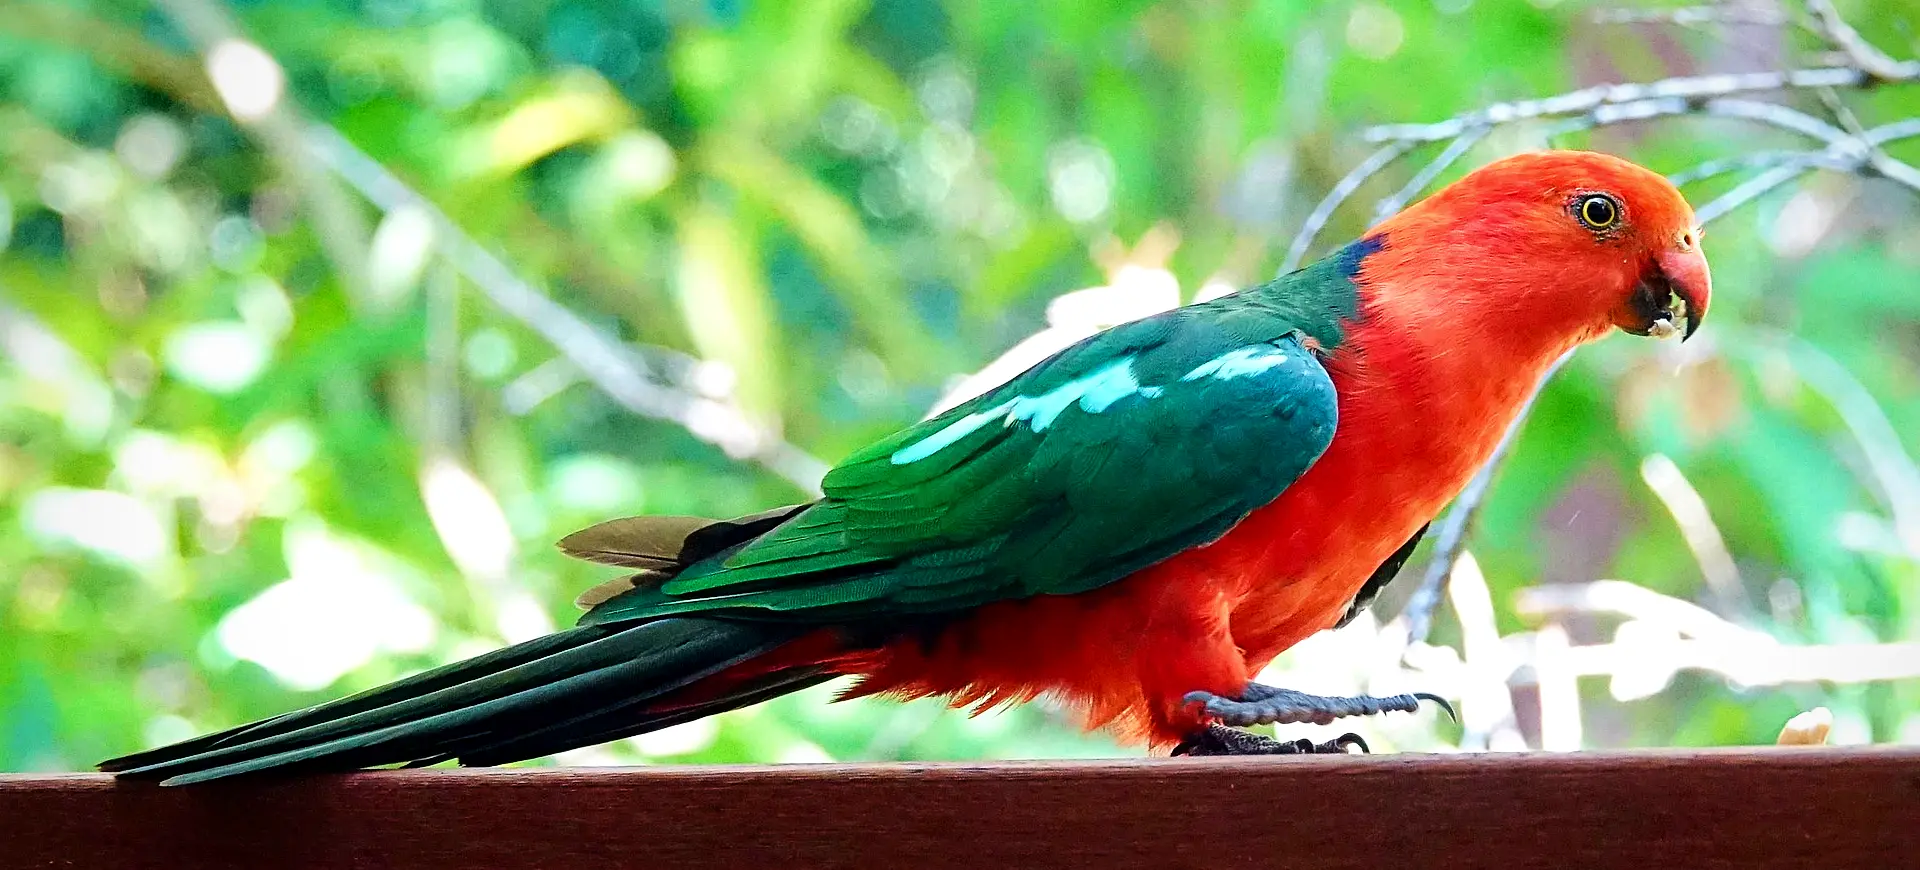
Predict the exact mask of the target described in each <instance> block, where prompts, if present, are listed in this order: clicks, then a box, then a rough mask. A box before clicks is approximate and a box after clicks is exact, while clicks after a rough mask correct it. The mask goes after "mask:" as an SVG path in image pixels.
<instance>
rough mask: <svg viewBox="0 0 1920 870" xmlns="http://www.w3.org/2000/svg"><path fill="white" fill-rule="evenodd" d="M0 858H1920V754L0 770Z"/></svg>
mask: <svg viewBox="0 0 1920 870" xmlns="http://www.w3.org/2000/svg"><path fill="white" fill-rule="evenodd" d="M0 866H6V867H50V866H75V867H111V868H137V867H168V868H202V867H206V868H212V867H270V868H303V867H343V866H360V867H380V868H407V867H431V868H453V867H460V868H516V867H556V868H594V867H608V866H616V867H697V868H731V867H746V868H757V870H788V868H801V867H876V868H897V867H1049V868H1058V867H1078V866H1087V867H1100V868H1107V870H1122V868H1136V867H1138V868H1146V867H1153V868H1159V867H1208V868H1221V867H1276V868H1277V867H1306V868H1325V870H1336V868H1363V867H1364V868H1375V867H1380V868H1398V867H1405V868H1422V870H1427V868H1432V870H1442V868H1453V867H1501V868H1521V867H1552V868H1609V867H1621V868H1635V870H1660V868H1680V870H1685V868H1708V867H1738V868H1819V870H1837V868H1847V867H1860V868H1874V870H1897V868H1920V751H1915V750H1912V749H1876V750H1841V749H1825V748H1807V749H1776V748H1767V749H1755V750H1738V751H1704V752H1658V753H1584V754H1575V755H1478V756H1420V755H1399V756H1376V757H1371V758H1357V757H1348V758H1331V757H1323V758H1306V759H1290V758H1272V759H1251V760H1230V761H1229V760H1222V759H1196V760H1186V759H1180V760H1169V759H1138V760H1119V761H1103V762H1079V763H1075V762H1056V763H1000V764H899V765H808V766H793V767H780V768H764V767H754V768H748V767H705V768H637V769H622V770H593V769H571V770H568V769H560V770H553V769H549V770H508V771H405V772H380V773H363V774H353V775H347V776H316V777H310V778H303V779H291V780H284V781H256V782H242V783H237V784H214V785H212V786H204V787H187V788H165V789H163V788H157V787H155V786H152V785H148V784H142V783H118V782H115V781H113V780H111V779H109V778H107V777H104V776H95V775H83V774H75V775H56V776H0Z"/></svg>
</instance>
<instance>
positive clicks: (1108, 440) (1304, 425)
mask: <svg viewBox="0 0 1920 870" xmlns="http://www.w3.org/2000/svg"><path fill="white" fill-rule="evenodd" d="M1293 320H1294V318H1289V317H1287V316H1285V315H1284V314H1283V313H1282V312H1281V311H1279V310H1276V309H1274V308H1272V307H1269V306H1263V305H1259V304H1255V303H1253V302H1249V301H1247V300H1244V299H1236V298H1232V297H1230V298H1228V299H1224V300H1220V301H1218V302H1216V303H1208V304H1204V305H1196V306H1190V307H1187V308H1182V309H1177V310H1175V311H1170V312H1167V313H1165V314H1161V315H1158V316H1155V317H1151V318H1147V319H1145V320H1140V321H1135V322H1133V323H1129V324H1125V325H1122V326H1119V327H1116V328H1114V329H1111V330H1108V331H1106V332H1103V333H1101V334H1099V335H1096V336H1094V337H1092V338H1089V339H1087V340H1085V341H1083V342H1081V343H1079V344H1077V345H1074V346H1072V347H1070V348H1067V349H1066V350H1064V351H1061V352H1060V353H1058V354H1056V355H1055V356H1053V357H1051V358H1049V359H1047V360H1046V361H1044V362H1042V363H1040V364H1038V365H1036V366H1034V367H1033V368H1032V369H1029V370H1028V371H1027V372H1025V373H1023V374H1022V375H1020V376H1019V377H1017V378H1015V379H1014V380H1012V381H1010V382H1009V383H1007V384H1005V385H1002V386H1001V387H999V388H997V389H995V390H993V391H991V392H989V393H987V394H986V395H983V396H980V397H978V398H976V399H974V400H972V401H970V402H967V403H966V404H963V405H961V406H960V407H958V408H955V409H953V410H951V411H948V412H947V413H944V414H942V415H940V416H938V417H935V418H933V419H931V420H928V421H925V422H922V423H920V424H918V425H915V426H913V427H910V428H908V429H906V430H905V431H902V432H900V433H898V434H896V435H894V436H893V437H891V438H888V439H886V440H884V441H881V442H880V443H878V444H875V445H873V446H871V447H868V448H867V449H865V450H863V451H861V452H859V453H857V454H855V455H854V456H853V457H851V458H849V459H848V460H847V461H846V462H844V463H842V464H841V465H839V466H838V467H836V468H834V469H833V471H832V472H830V473H829V474H828V475H827V477H826V480H825V481H824V489H825V494H826V496H825V498H824V499H822V500H821V501H819V502H817V503H815V504H814V505H812V506H810V507H807V508H806V509H804V510H802V511H800V512H799V513H797V514H795V515H793V516H792V517H791V518H789V519H787V520H786V521H784V522H782V523H781V524H780V525H778V526H777V527H775V528H773V529H772V530H771V531H769V532H767V533H765V534H764V535H761V536H759V537H757V538H755V539H753V540H751V541H748V542H746V543H743V544H740V545H738V546H735V547H732V548H730V549H728V550H726V551H723V552H721V553H718V554H714V555H712V556H709V557H707V558H705V559H702V560H700V561H697V562H694V563H693V564H692V565H690V566H689V567H687V568H685V569H684V570H681V571H679V572H678V573H677V574H676V575H674V576H672V577H670V578H667V579H664V580H662V581H661V582H658V583H645V584H641V585H640V586H639V587H638V588H635V589H633V590H631V591H629V592H626V593H623V594H621V595H619V596H616V597H614V598H612V599H610V600H608V601H607V602H605V603H604V604H601V605H600V606H599V607H597V608H595V609H594V610H592V611H591V612H589V613H588V614H587V615H586V617H584V620H585V621H587V622H609V621H615V620H622V619H634V618H650V617H655V616H662V615H667V614H674V613H689V612H700V611H706V612H712V611H726V612H729V613H731V614H734V615H739V616H751V617H757V618H775V619H779V618H799V619H806V620H821V619H835V620H838V619H860V618H865V617H875V616H883V615H884V616H893V615H902V614H913V613H933V612H940V611H951V610H957V609H962V608H967V607H972V606H976V605H980V604H985V603H988V602H992V601H998V600H1004V599H1014V598H1024V597H1028V596H1033V595H1047V594H1072V593H1077V592H1084V591H1087V590H1090V589H1094V588H1097V587H1099V586H1101V585H1104V584H1106V583H1110V582H1113V581H1114V580H1117V579H1119V578H1121V577H1124V576H1126V575H1128V574H1130V573H1133V572H1134V571H1137V570H1139V569H1141V568H1144V567H1146V566H1148V565H1151V564H1153V563H1155V562H1158V561H1160V560H1162V559H1165V558H1167V557H1169V556H1172V555H1174V554H1175V553H1178V552H1180V551H1182V550H1186V549H1189V548H1191V547H1195V546H1199V545H1202V544H1206V543H1210V542H1211V541H1213V540H1215V539H1217V538H1218V537H1220V536H1221V535H1223V534H1225V533H1226V531H1227V530H1228V529H1230V528H1232V527H1233V526H1234V524H1236V523H1238V522H1239V521H1240V520H1241V519H1243V518H1244V517H1246V515H1247V514H1248V513H1250V512H1252V511H1253V510H1254V509H1255V508H1257V507H1260V506H1261V505H1264V504H1266V503H1268V502H1270V501H1272V500H1273V499H1274V498H1276V497H1277V496H1279V494H1280V493H1281V491H1283V490H1284V489H1285V488H1286V487H1287V485H1288V484H1290V483H1292V482H1293V481H1294V480H1295V479H1297V478H1298V477H1299V476H1300V475H1301V474H1302V473H1303V472H1305V471H1306V470H1307V468H1308V467H1309V466H1311V465H1312V464H1313V462H1314V461H1315V460H1316V459H1318V458H1319V456H1320V454H1321V453H1322V452H1323V451H1325V450H1326V448H1327V445H1328V443H1329V442H1330V441H1331V440H1332V438H1333V431H1334V424H1335V420H1336V416H1337V411H1336V400H1335V395H1334V388H1333V383H1332V381H1331V380H1329V379H1328V377H1327V373H1326V371H1325V370H1324V369H1323V368H1322V367H1321V365H1320V363H1319V361H1318V360H1317V359H1316V358H1315V357H1314V355H1313V353H1311V352H1309V351H1308V350H1306V349H1305V347H1303V346H1302V343H1301V340H1300V338H1301V332H1300V330H1299V329H1297V328H1296V327H1295V326H1294V323H1293V322H1292V321H1293Z"/></svg>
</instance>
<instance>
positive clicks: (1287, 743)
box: [1172, 722, 1370, 755]
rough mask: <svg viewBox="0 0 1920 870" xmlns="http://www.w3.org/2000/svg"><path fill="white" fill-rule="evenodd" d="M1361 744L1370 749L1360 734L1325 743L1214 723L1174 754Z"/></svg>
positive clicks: (1334, 749)
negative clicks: (1277, 738)
mask: <svg viewBox="0 0 1920 870" xmlns="http://www.w3.org/2000/svg"><path fill="white" fill-rule="evenodd" d="M1353 747H1359V749H1360V751H1361V752H1362V753H1365V752H1368V751H1370V750H1368V748H1367V741H1365V740H1362V739H1361V738H1360V735H1358V734H1342V735H1340V736H1339V737H1335V738H1333V739H1332V740H1329V741H1327V742H1325V743H1315V742H1313V741H1311V740H1308V739H1306V738H1301V739H1299V740H1275V739H1273V738H1271V737H1264V736H1261V735H1259V734H1255V733H1253V732H1251V731H1242V730H1240V729H1238V728H1228V727H1227V726H1225V725H1221V724H1219V723H1217V722H1216V723H1214V724H1211V725H1208V726H1207V727H1206V728H1205V729H1204V730H1202V731H1200V732H1199V733H1197V734H1194V735H1193V736H1192V737H1188V738H1187V739H1186V740H1183V741H1181V742H1180V745H1179V746H1175V747H1174V748H1173V753H1172V754H1174V755H1347V754H1348V750H1350V749H1352V748H1353Z"/></svg>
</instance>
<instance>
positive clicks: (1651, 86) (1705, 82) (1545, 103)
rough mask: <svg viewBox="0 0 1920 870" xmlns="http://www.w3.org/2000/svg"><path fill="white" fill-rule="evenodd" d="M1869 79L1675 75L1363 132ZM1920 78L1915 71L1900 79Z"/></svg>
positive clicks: (1372, 137)
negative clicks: (1421, 122)
mask: <svg viewBox="0 0 1920 870" xmlns="http://www.w3.org/2000/svg"><path fill="white" fill-rule="evenodd" d="M1872 79H1873V77H1872V76H1869V75H1868V74H1867V73H1866V72H1865V71H1863V70H1860V69H1856V68H1854V67H1844V66H1842V67H1821V68H1816V69H1795V70H1782V71H1773V72H1751V73H1716V74H1713V75H1701V76H1680V77H1676V78H1670V79H1662V80H1660V81H1657V82H1647V83H1626V84H1615V85H1596V86H1594V87H1590V88H1584V89H1581V90H1578V91H1573V92H1570V93H1565V94H1560V95H1559V96H1553V97H1546V98H1544V99H1538V100H1519V101H1515V102H1510V103H1495V104H1493V105H1491V106H1487V107H1486V108H1483V109H1477V110H1475V111H1472V112H1468V113H1466V114H1463V115H1458V116H1455V117H1453V118H1451V119H1449V120H1445V121H1439V122H1436V123H1432V124H1384V125H1381V126H1377V127H1372V128H1370V129H1368V130H1367V131H1366V134H1365V136H1366V140H1367V141H1368V142H1412V143H1422V142H1439V141H1442V140H1445V139H1452V138H1454V137H1456V136H1460V135H1462V134H1464V133H1465V132H1466V131H1467V130H1470V129H1473V128H1475V127H1485V126H1488V125H1497V124H1511V123H1514V122H1516V121H1531V120H1542V119H1552V118H1571V117H1574V116H1577V115H1585V114H1588V113H1591V112H1594V111H1596V110H1598V109H1601V108H1603V107H1606V106H1619V105H1624V104H1627V103H1638V102H1642V101H1645V100H1661V99H1677V100H1687V101H1696V102H1698V101H1704V100H1710V99H1713V98H1715V97H1732V96H1739V95H1746V94H1760V93H1767V92H1770V91H1779V90H1788V89H1805V88H1857V87H1861V86H1863V85H1865V84H1867V83H1868V82H1869V81H1871V80H1872ZM1915 80H1920V69H1915V70H1912V71H1911V73H1910V74H1908V75H1905V76H1904V77H1903V78H1900V79H1890V81H1915Z"/></svg>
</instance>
